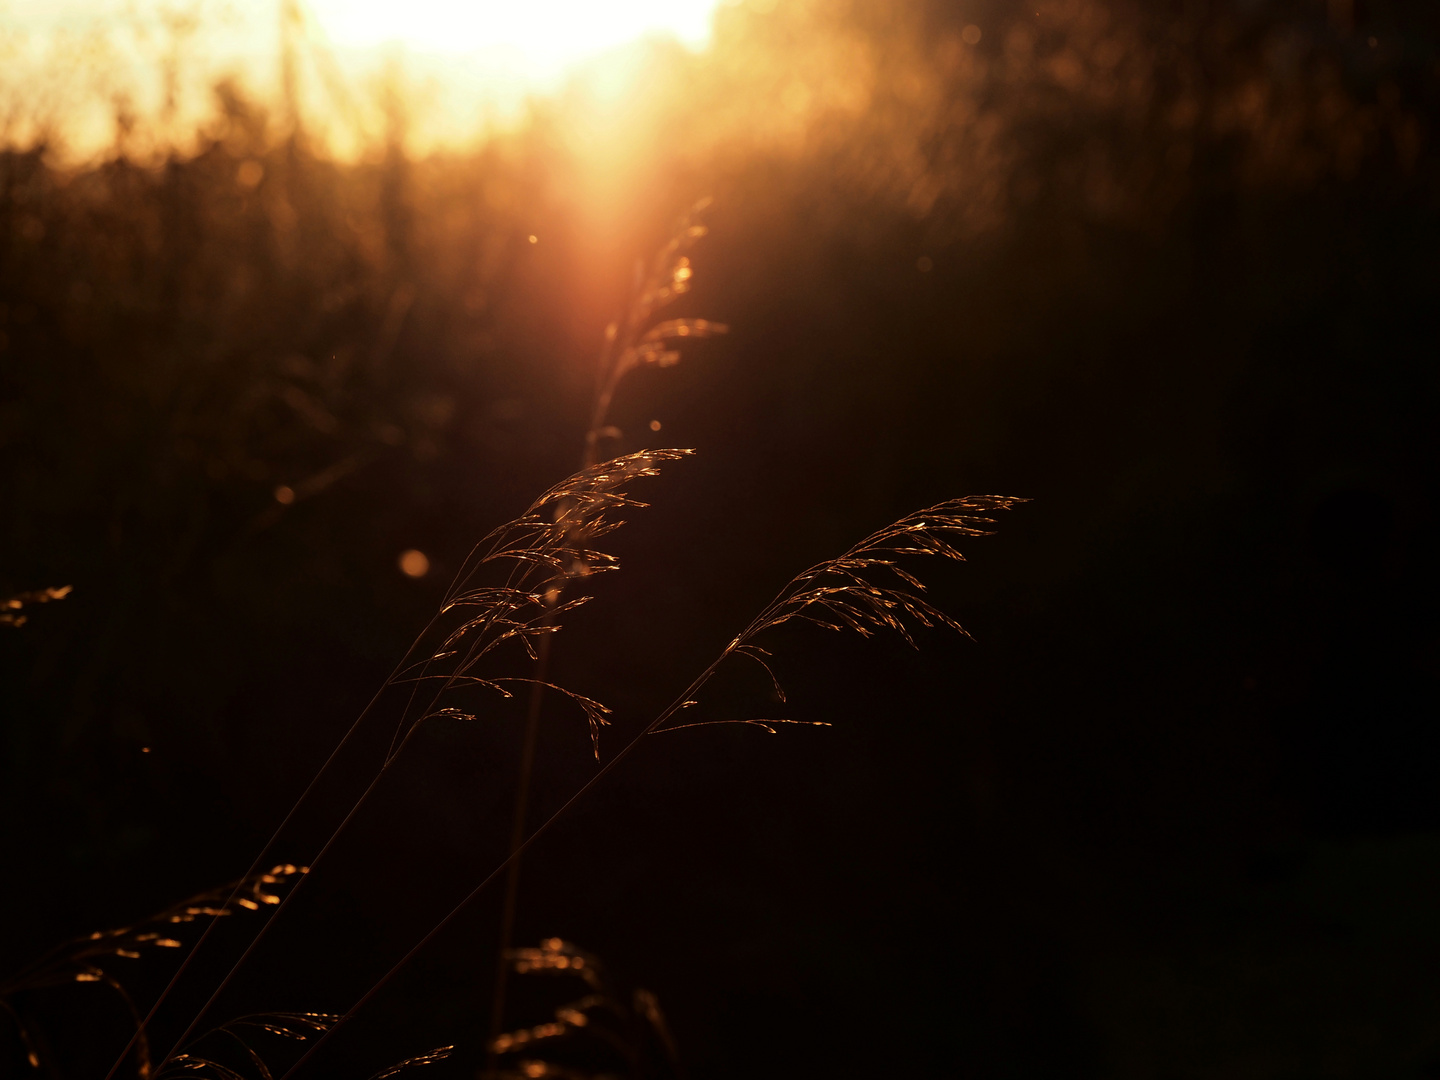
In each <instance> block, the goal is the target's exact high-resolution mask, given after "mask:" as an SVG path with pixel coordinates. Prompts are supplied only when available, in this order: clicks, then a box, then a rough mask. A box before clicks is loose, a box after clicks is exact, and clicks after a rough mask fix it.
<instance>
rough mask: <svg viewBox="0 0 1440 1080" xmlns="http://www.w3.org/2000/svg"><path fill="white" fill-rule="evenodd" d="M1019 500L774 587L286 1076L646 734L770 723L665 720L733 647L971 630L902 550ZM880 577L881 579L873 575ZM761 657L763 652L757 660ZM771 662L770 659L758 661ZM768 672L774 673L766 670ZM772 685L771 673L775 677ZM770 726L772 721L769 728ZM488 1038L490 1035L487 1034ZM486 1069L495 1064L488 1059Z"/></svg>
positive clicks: (920, 522) (977, 531) (933, 517)
mask: <svg viewBox="0 0 1440 1080" xmlns="http://www.w3.org/2000/svg"><path fill="white" fill-rule="evenodd" d="M1025 501H1026V500H1025V499H1020V498H1015V497H1010V496H998V495H980V496H969V497H966V498H960V499H950V500H946V501H945V502H942V503H937V504H936V505H934V506H931V507H927V508H926V509H924V510H920V511H916V512H915V513H912V514H907V515H906V516H905V517H903V518H900V519H899V520H898V521H896V522H893V523H892V524H890V525H887V526H886V527H885V528H883V529H880V530H878V531H876V532H874V533H871V534H870V535H869V536H867V537H865V539H863V540H861V541H860V542H859V543H857V544H855V545H853V546H852V547H850V548H849V549H848V550H846V551H845V552H844V553H842V554H841V555H839V556H837V557H835V558H833V559H827V560H825V561H823V562H819V563H816V564H815V565H814V566H811V567H810V568H809V569H807V570H805V571H803V572H802V573H800V574H798V575H796V576H795V577H794V578H792V579H791V580H790V581H789V583H787V584H786V586H785V587H784V588H783V589H781V590H780V591H779V592H778V593H777V594H776V595H775V597H774V599H772V600H771V601H770V602H769V603H768V604H766V605H765V607H763V608H762V609H761V610H760V613H759V614H757V615H756V616H755V618H754V619H752V620H751V621H750V623H749V624H748V625H747V626H746V627H745V628H744V629H743V630H742V631H741V632H740V633H739V634H737V635H736V636H735V637H734V638H732V639H731V640H730V642H729V643H728V644H727V645H726V646H725V647H724V648H723V649H722V650H721V651H720V653H719V655H718V656H716V657H715V659H714V660H712V661H711V662H710V664H709V665H708V666H706V668H705V669H704V670H703V671H701V672H700V674H699V675H697V676H696V677H695V678H694V679H693V680H692V681H691V683H690V685H689V686H687V687H686V688H685V690H684V691H682V692H681V693H680V695H679V696H678V697H676V698H675V699H674V700H673V701H672V702H671V703H670V704H669V705H667V706H666V707H665V708H664V709H663V710H661V711H660V713H658V714H657V715H656V716H655V718H654V719H652V720H651V721H650V722H649V723H648V724H646V725H645V727H644V728H643V729H642V730H641V731H640V732H639V734H637V735H635V736H634V737H633V738H631V739H630V741H629V742H627V743H626V744H625V745H624V746H623V747H621V749H620V750H619V751H618V752H617V753H616V754H615V756H614V757H612V758H611V759H610V760H609V761H607V762H606V763H605V764H604V765H603V766H601V768H600V769H599V771H598V772H596V774H595V775H594V776H592V777H591V778H590V779H589V780H587V781H586V782H585V783H584V784H582V785H581V786H580V788H579V789H577V790H576V791H575V793H574V794H572V795H571V796H570V797H569V798H568V799H567V800H566V801H565V803H564V804H563V805H562V806H561V807H560V808H559V809H558V810H556V811H555V812H554V813H552V814H551V815H550V816H549V817H548V818H547V819H546V820H545V821H544V823H543V824H541V825H540V826H539V827H538V828H537V829H535V830H534V831H533V832H531V833H530V834H529V835H528V836H527V837H526V838H525V839H524V841H523V842H521V843H520V845H519V846H518V847H516V848H515V849H514V850H512V851H511V853H510V855H509V856H508V857H507V858H505V859H504V860H503V861H502V862H501V863H500V864H499V865H498V866H496V867H495V868H494V869H493V870H492V871H491V872H490V873H489V874H487V875H486V876H485V878H484V879H483V880H482V881H481V882H480V883H479V884H478V885H476V886H475V887H474V888H473V889H472V890H471V891H470V893H469V894H468V895H466V896H465V898H464V899H462V900H461V901H460V902H459V903H458V904H456V905H455V906H454V907H453V908H452V909H451V910H450V912H449V913H448V914H447V915H445V917H444V918H442V919H441V920H440V921H439V922H438V923H436V924H435V926H433V927H432V928H431V929H430V931H429V932H428V933H426V934H425V936H424V937H422V938H421V939H420V940H419V941H418V942H416V944H415V945H414V946H413V947H411V949H410V951H409V952H407V953H406V954H405V955H404V956H402V957H401V958H400V959H399V960H398V961H397V962H396V963H395V965H394V966H393V967H391V968H390V970H389V971H387V972H386V973H385V974H384V975H383V976H381V978H380V979H379V980H378V981H377V982H376V983H374V985H372V986H371V987H370V989H368V990H367V991H366V992H365V993H364V994H363V995H361V997H360V998H359V999H358V1000H357V1001H356V1002H355V1004H354V1005H352V1006H351V1007H350V1008H349V1009H348V1010H346V1012H345V1013H344V1015H343V1016H342V1018H341V1019H340V1021H339V1022H337V1023H336V1024H335V1025H334V1026H333V1027H332V1028H330V1029H329V1030H328V1031H327V1032H325V1034H324V1035H323V1036H321V1038H320V1039H319V1040H318V1041H317V1042H316V1043H315V1045H314V1046H312V1047H311V1048H310V1049H309V1050H307V1051H306V1053H305V1055H304V1056H303V1057H302V1058H301V1059H300V1060H299V1061H297V1062H296V1063H295V1065H294V1066H292V1067H291V1069H290V1070H289V1071H288V1072H286V1073H285V1075H284V1076H283V1077H282V1078H281V1080H288V1078H289V1077H290V1076H291V1075H292V1074H293V1073H294V1072H295V1071H296V1070H297V1069H299V1068H301V1067H302V1066H303V1065H304V1064H305V1063H306V1062H307V1061H309V1060H310V1058H311V1057H312V1056H313V1055H314V1054H315V1053H316V1052H317V1051H318V1050H319V1049H320V1048H321V1047H322V1046H324V1045H325V1043H326V1042H327V1041H329V1039H330V1038H331V1037H333V1035H334V1034H335V1032H336V1031H339V1030H340V1029H341V1028H342V1027H343V1026H344V1025H345V1023H346V1022H348V1021H349V1020H350V1019H351V1018H352V1017H353V1016H355V1014H356V1013H358V1012H359V1011H360V1010H362V1009H363V1008H364V1007H365V1006H366V1005H368V1004H369V1003H370V1002H371V1001H372V1000H373V999H374V998H375V996H376V995H377V994H379V993H380V991H381V990H383V989H384V988H385V987H386V986H387V985H388V984H389V983H390V981H391V980H392V979H394V977H395V976H396V975H397V974H399V972H400V971H401V969H403V968H404V967H405V965H406V964H408V963H409V962H410V961H411V960H412V959H413V958H414V957H415V956H416V955H418V954H419V953H420V951H421V950H423V949H424V948H425V946H427V945H428V944H429V943H430V942H431V941H433V940H434V939H435V937H436V936H437V935H439V934H440V933H441V931H443V930H444V929H445V928H446V927H448V926H449V925H450V924H451V923H452V922H454V921H455V919H456V918H458V917H459V915H460V914H461V912H463V911H464V910H465V909H466V908H467V907H469V905H470V904H471V903H472V902H473V901H474V900H475V899H476V897H478V896H479V895H480V894H481V893H482V892H484V891H485V889H486V888H487V887H489V886H490V884H491V883H493V882H494V881H496V880H497V879H498V878H499V877H500V875H501V874H503V873H505V872H506V871H507V870H508V869H509V867H510V866H511V865H512V864H513V863H515V862H516V861H517V860H518V859H519V858H520V857H521V856H522V855H523V854H524V853H525V852H526V851H527V850H528V849H529V848H530V847H531V845H533V844H534V843H535V842H536V841H537V840H539V838H540V837H541V836H543V835H545V833H546V832H548V831H549V830H550V828H551V827H552V826H553V825H554V824H555V823H556V822H557V821H559V820H560V819H561V818H562V817H564V816H565V815H566V814H567V813H569V811H570V810H571V809H572V808H573V807H574V806H575V805H576V804H577V803H579V802H580V801H581V800H582V799H583V798H584V797H585V796H586V795H587V794H589V792H590V791H591V790H592V789H593V788H594V787H595V786H596V785H597V784H599V783H600V781H601V780H603V779H604V778H605V777H606V776H607V775H609V774H610V772H612V771H613V770H614V769H615V768H616V767H617V766H618V765H619V764H620V763H621V762H622V761H624V760H625V758H627V757H628V756H629V755H630V753H631V752H632V751H633V750H634V749H635V747H637V746H638V745H639V744H640V742H641V741H642V740H643V739H644V738H645V737H646V736H647V735H653V734H657V733H659V732H661V731H676V730H681V729H683V728H686V727H700V726H705V725H706V724H708V723H743V724H759V725H760V726H761V727H767V728H768V726H769V724H772V723H774V722H775V721H763V720H762V721H756V720H737V721H729V720H721V721H708V722H702V723H698V724H681V725H675V726H673V727H671V726H669V725H670V721H671V720H673V719H674V718H675V717H676V716H678V715H679V714H680V713H681V712H682V711H683V710H684V709H687V708H690V707H692V706H694V705H695V704H696V695H697V694H698V693H699V692H700V690H701V689H702V688H703V687H704V686H705V684H706V683H708V682H709V681H710V680H711V679H712V678H713V677H714V676H715V674H716V672H717V671H718V670H719V669H720V667H721V666H722V665H723V664H724V663H725V661H726V660H728V659H729V658H730V657H731V656H734V655H737V654H738V655H743V656H749V657H750V659H752V660H753V659H759V656H757V655H756V654H757V653H759V654H760V655H768V653H766V652H765V651H764V650H762V649H760V647H759V646H757V645H755V643H754V639H755V638H756V637H758V636H759V635H761V634H763V633H764V632H765V631H767V630H771V629H774V628H776V627H778V626H782V625H784V624H785V623H787V622H790V621H792V620H795V619H802V620H804V621H806V622H811V623H814V624H816V625H818V626H822V627H825V628H826V629H830V630H853V631H855V632H857V633H859V634H860V635H861V636H863V637H872V636H874V635H875V634H876V633H878V632H880V631H890V632H894V633H896V634H898V635H899V636H900V637H901V638H902V640H904V641H905V642H906V643H907V644H909V645H910V646H912V647H914V646H915V644H916V643H915V636H914V629H915V627H916V626H921V627H935V626H945V627H948V628H950V629H953V630H956V631H958V632H959V633H961V634H966V636H968V633H967V632H966V631H965V629H964V627H962V626H961V625H960V623H959V622H958V621H956V620H955V619H954V618H953V617H951V616H950V615H948V614H946V613H945V612H943V611H941V610H940V609H938V608H936V607H935V606H934V605H933V604H931V603H930V602H929V601H928V600H926V599H925V598H924V597H923V596H922V595H921V594H922V593H924V591H925V585H924V583H923V582H921V581H920V579H919V578H918V577H916V576H915V575H914V574H912V573H910V572H909V571H907V570H905V569H904V568H903V567H901V566H899V565H898V559H899V558H900V557H903V556H924V555H938V556H940V557H941V558H945V559H953V560H958V561H964V558H965V556H964V555H963V554H962V553H961V552H960V551H959V549H958V548H956V547H955V546H954V544H953V543H952V542H951V541H952V539H953V538H955V537H978V536H989V535H993V533H994V530H993V529H991V528H990V527H989V526H992V525H994V524H995V523H996V522H995V519H994V517H992V516H991V515H992V514H994V513H995V512H997V511H1000V510H1007V509H1010V508H1011V507H1013V506H1015V505H1017V504H1019V503H1022V502H1025ZM892 577H893V578H895V579H897V580H899V581H900V582H901V583H902V585H903V586H908V588H902V587H899V586H896V585H893V584H890V582H889V579H890V578H892ZM877 578H878V579H879V580H877ZM762 663H763V661H762ZM765 667H766V670H767V671H769V670H770V668H769V665H768V664H766V665H765ZM773 675H774V673H773V671H771V676H772V678H773ZM776 685H777V686H778V682H777V684H776ZM769 730H771V733H772V734H773V733H774V731H773V728H771V729H769ZM492 1047H493V1041H492ZM492 1071H493V1066H492Z"/></svg>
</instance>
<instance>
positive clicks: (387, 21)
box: [309, 0, 718, 81]
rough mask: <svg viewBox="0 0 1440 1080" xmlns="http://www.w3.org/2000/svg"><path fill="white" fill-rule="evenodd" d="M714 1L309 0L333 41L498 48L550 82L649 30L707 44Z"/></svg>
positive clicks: (452, 50)
mask: <svg viewBox="0 0 1440 1080" xmlns="http://www.w3.org/2000/svg"><path fill="white" fill-rule="evenodd" d="M717 6H718V4H717V0H611V2H607V3H597V2H596V0H527V2H526V3H523V4H520V3H514V2H498V3H497V2H495V0H490V2H479V3H477V2H474V0H468V2H467V0H408V2H407V3H404V4H396V3H393V2H392V0H312V2H311V4H310V5H309V7H310V10H311V12H312V13H313V14H314V16H315V18H316V20H317V21H318V22H319V23H320V25H321V26H323V27H324V28H325V31H326V33H327V35H328V36H329V37H330V39H331V41H333V42H334V43H335V45H337V46H339V47H341V48H368V47H372V46H377V45H385V44H398V45H402V46H404V47H406V48H407V49H412V50H415V51H417V52H421V53H440V54H448V55H467V54H486V53H499V54H503V55H505V56H506V58H507V60H509V62H510V63H509V65H507V66H511V67H512V69H514V70H518V71H520V72H523V73H524V74H525V75H528V76H529V77H530V78H532V79H535V80H541V81H543V80H546V79H550V78H553V77H555V76H556V75H559V74H560V73H562V72H563V71H564V70H565V69H566V68H568V67H570V66H571V65H573V64H575V63H577V62H579V61H582V60H585V59H588V58H590V57H592V56H595V55H597V54H599V53H602V52H605V51H606V50H608V49H611V48H614V47H615V46H617V45H623V44H625V43H627V42H630V41H634V40H636V39H637V38H641V37H644V36H646V35H650V34H665V35H669V36H673V37H675V38H677V39H679V40H680V41H682V42H684V43H685V44H687V45H691V46H696V47H698V46H702V45H704V44H705V43H706V41H707V40H708V38H709V34H710V20H711V16H712V15H713V13H714V10H715V8H716V7H717Z"/></svg>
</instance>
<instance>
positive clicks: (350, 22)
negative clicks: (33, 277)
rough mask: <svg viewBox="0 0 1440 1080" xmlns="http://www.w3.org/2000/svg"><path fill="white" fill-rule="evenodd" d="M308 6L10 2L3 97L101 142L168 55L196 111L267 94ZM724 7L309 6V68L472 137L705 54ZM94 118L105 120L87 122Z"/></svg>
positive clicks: (1, 36)
mask: <svg viewBox="0 0 1440 1080" xmlns="http://www.w3.org/2000/svg"><path fill="white" fill-rule="evenodd" d="M296 2H297V0H189V2H185V0H0V68H5V67H8V68H9V71H10V74H9V77H8V78H7V77H6V76H5V75H3V74H0V89H8V90H9V92H10V95H11V96H12V97H13V96H14V95H15V94H16V93H17V92H19V93H28V94H32V95H33V96H38V97H42V98H46V95H48V98H47V100H49V101H53V102H55V103H56V104H55V105H54V106H53V107H54V108H55V109H57V110H58V111H61V112H63V113H64V114H65V115H66V117H67V122H68V123H70V124H71V125H72V126H73V127H74V128H75V129H76V130H77V131H78V130H79V129H83V128H86V127H87V124H88V126H89V127H90V128H93V130H94V134H93V137H94V138H95V139H97V140H100V141H102V142H103V141H104V139H105V138H106V135H105V134H102V132H104V131H105V129H106V128H107V125H111V124H112V121H113V109H112V107H111V105H112V102H113V100H114V99H115V97H116V94H115V92H114V88H115V87H117V86H124V87H126V89H127V93H128V96H129V97H130V99H131V100H132V101H133V102H134V103H135V105H136V107H137V109H138V110H139V112H140V113H141V114H142V115H144V114H146V113H147V112H148V111H150V110H153V109H156V108H157V107H158V102H159V101H160V100H162V97H163V93H162V91H161V89H160V86H161V77H160V75H159V71H160V69H161V66H162V58H163V57H164V56H165V55H167V52H168V53H171V54H175V55H181V54H183V56H184V57H185V60H184V63H183V65H182V66H183V68H184V71H183V72H182V78H188V79H189V80H190V81H191V83H192V84H193V85H192V90H198V91H200V92H199V93H194V92H192V93H191V94H190V95H189V96H190V98H191V99H192V101H193V102H194V103H195V104H193V106H192V107H193V108H195V109H199V108H203V107H204V102H205V100H206V94H205V93H204V92H203V90H204V87H205V86H207V85H208V84H209V83H210V82H213V79H214V76H215V74H216V73H217V71H233V72H238V73H239V75H240V76H241V78H242V80H243V81H246V82H249V83H250V84H251V85H252V88H253V89H255V90H257V91H259V92H261V93H265V92H267V91H268V90H270V89H272V88H273V86H274V85H275V84H276V79H277V75H276V67H275V58H276V56H277V55H278V49H277V42H278V40H279V29H278V28H279V26H280V14H281V11H282V7H283V6H284V5H287V4H290V3H296ZM720 2H721V0H612V2H606V3H603V4H602V3H596V2H595V0H527V2H526V3H524V4H516V3H513V2H501V3H497V2H493V0H478V2H477V0H466V2H461V0H406V2H405V3H394V2H389V0H298V10H299V13H300V20H299V23H300V24H301V25H303V28H304V30H303V36H304V42H305V47H306V49H307V51H308V52H309V53H311V54H312V56H311V61H312V62H314V57H315V56H321V57H322V61H323V63H324V64H326V65H328V68H329V70H331V71H333V72H338V73H340V74H341V75H342V76H343V77H344V79H345V80H346V81H348V82H349V83H350V84H351V85H352V88H354V89H355V90H356V91H357V92H358V95H359V96H363V94H364V92H365V86H366V85H367V84H373V82H374V79H375V75H376V73H377V72H379V71H382V70H387V69H390V70H394V69H395V68H397V67H398V68H400V69H403V71H404V72H405V75H406V77H407V79H409V80H410V81H411V83H412V84H414V85H419V86H423V87H424V88H425V92H426V95H425V100H426V101H427V102H429V103H432V104H434V105H436V106H438V107H439V110H440V111H443V112H446V113H447V114H454V115H457V116H463V117H464V121H463V123H461V125H460V126H461V127H464V128H467V129H470V130H473V129H474V128H475V126H476V125H475V124H474V119H475V118H476V117H477V116H478V115H482V114H483V115H485V116H487V117H488V118H489V119H499V120H504V119H506V118H507V117H509V116H513V115H516V114H517V113H518V111H519V110H520V109H521V108H522V107H523V103H524V101H525V99H526V97H527V96H528V95H531V94H534V93H548V92H553V91H555V90H557V89H558V88H559V87H560V86H561V85H562V84H563V83H564V82H565V80H566V79H567V78H568V77H569V76H570V75H571V74H572V73H573V72H574V71H575V70H576V69H577V68H578V67H581V66H587V65H594V64H597V63H604V62H605V58H606V57H607V56H615V55H618V54H621V53H623V51H624V49H625V47H626V46H627V45H630V44H632V43H634V42H636V41H639V40H641V39H642V38H646V37H656V36H660V37H668V38H671V39H674V40H677V41H679V42H681V43H682V44H684V45H686V46H688V47H690V48H693V49H700V48H703V47H704V46H705V45H706V44H707V42H708V39H709V34H710V25H711V19H712V17H713V15H714V11H715V9H716V8H717V7H718V6H720ZM192 16H193V18H191V17H192ZM177 30H178V33H177ZM182 39H183V49H181V48H177V43H179V42H180V41H181V40H182ZM316 81H319V80H318V79H317V80H316ZM46 86H48V89H45V90H35V89H34V88H37V87H46ZM82 99H83V100H82ZM87 109H88V110H89V111H90V112H91V113H93V117H92V118H91V119H90V120H89V121H86V120H83V119H82V120H79V121H78V122H77V120H76V118H77V117H81V116H82V115H83V114H84V112H85V110H87ZM190 119H194V117H191V118H190ZM182 126H183V124H182ZM76 137H77V138H80V139H81V141H83V137H82V136H79V135H77V136H76Z"/></svg>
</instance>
